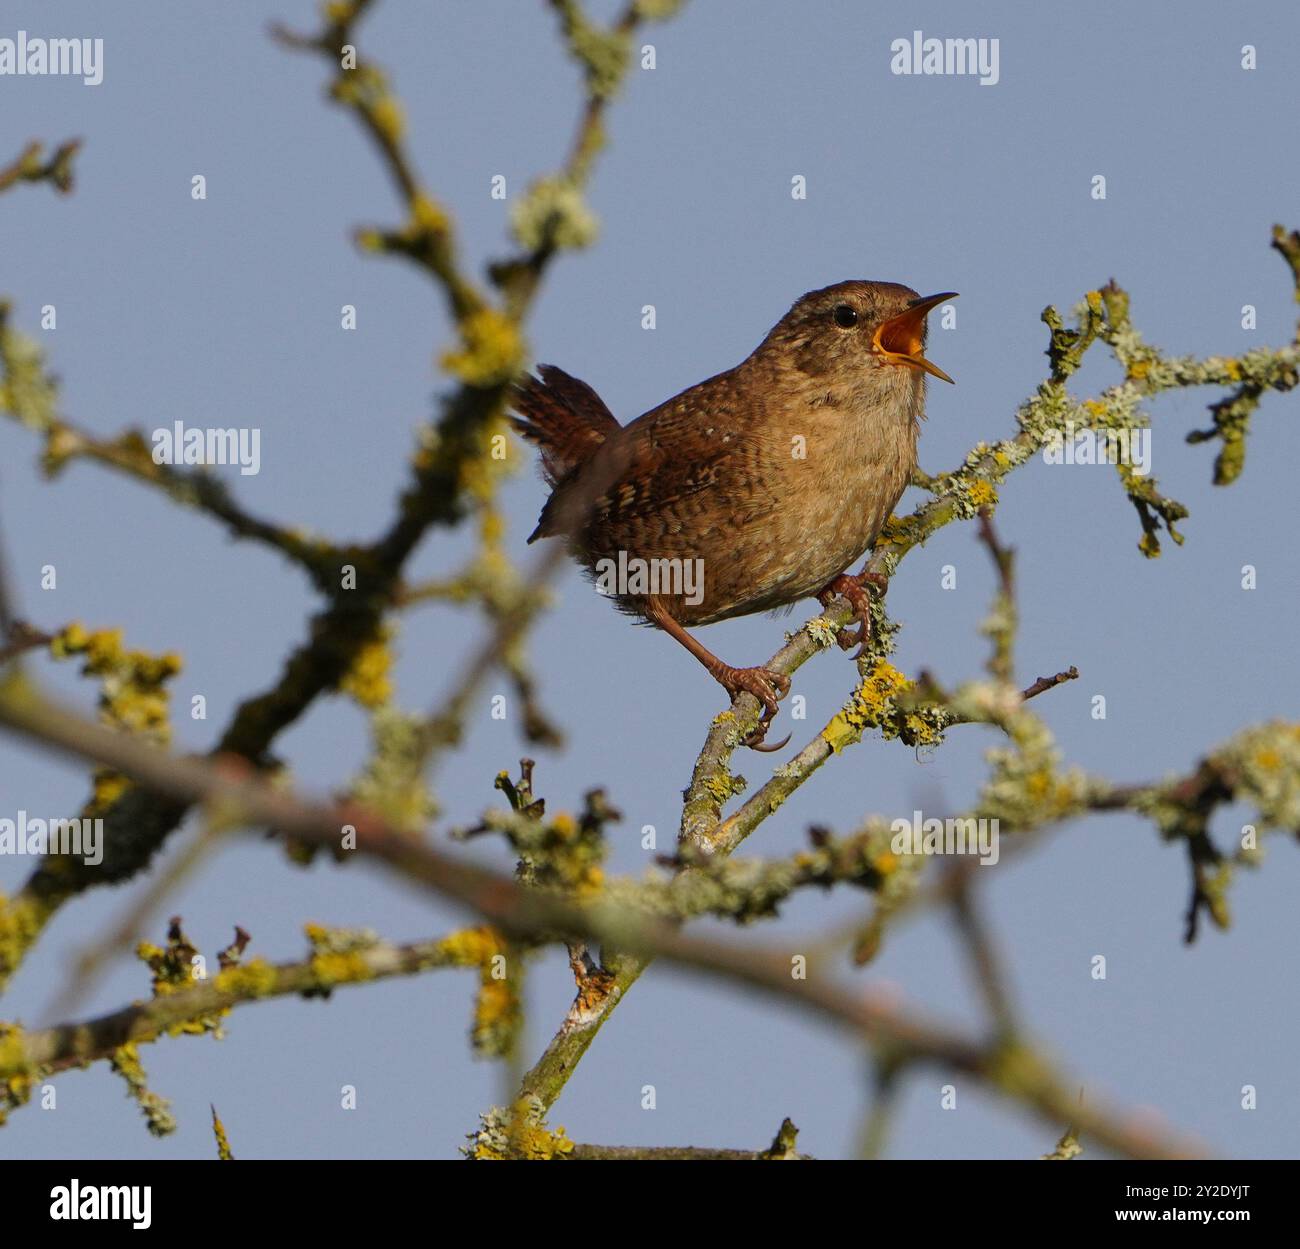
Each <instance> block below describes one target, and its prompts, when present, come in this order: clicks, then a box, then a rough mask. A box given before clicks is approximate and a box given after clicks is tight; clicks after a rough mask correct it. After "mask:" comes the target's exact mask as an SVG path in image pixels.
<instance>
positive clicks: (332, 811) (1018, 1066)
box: [0, 675, 1300, 1157]
mask: <svg viewBox="0 0 1300 1249" xmlns="http://www.w3.org/2000/svg"><path fill="white" fill-rule="evenodd" d="M0 723H3V724H4V725H5V726H7V727H8V728H10V729H11V730H14V731H16V732H19V733H21V734H23V735H24V736H26V737H29V738H33V739H35V740H38V741H43V742H45V743H46V744H47V745H50V746H53V747H55V748H56V749H57V750H59V751H60V752H62V753H67V754H72V755H74V756H79V757H81V758H85V759H93V760H95V761H97V762H100V763H103V764H107V765H108V766H110V767H112V768H114V769H115V770H117V771H120V772H122V773H123V774H125V775H127V776H130V777H131V778H132V779H134V780H135V781H136V782H138V783H139V784H141V785H143V786H145V787H147V788H149V789H151V790H153V791H154V792H156V793H159V794H162V795H164V796H166V797H168V798H169V799H172V800H175V801H182V802H185V803H186V804H187V805H188V804H191V803H195V802H202V803H203V804H205V805H206V806H207V807H208V809H209V811H210V812H211V813H212V818H213V819H214V820H217V821H219V822H220V823H222V824H223V825H224V826H227V827H236V826H241V827H242V826H251V827H267V828H271V829H274V830H276V831H278V832H280V833H283V834H286V835H289V836H292V837H296V838H299V839H302V840H304V841H307V842H313V843H316V844H319V845H322V846H330V847H335V846H337V845H338V844H339V840H340V834H341V831H342V829H343V828H344V827H345V826H346V827H351V828H353V829H354V830H355V836H356V850H357V851H358V852H359V853H361V854H363V855H367V856H369V857H373V858H375V859H377V860H379V861H380V862H382V863H384V864H385V865H386V866H388V867H389V868H390V869H392V870H393V871H395V872H397V873H398V874H399V875H400V876H402V877H404V878H406V879H408V880H412V881H414V882H416V883H419V884H421V885H423V886H425V887H426V888H429V889H431V890H433V891H435V892H436V893H438V894H441V895H442V896H444V897H447V898H450V899H452V900H455V901H458V902H460V903H462V904H465V905H468V906H470V907H472V908H474V909H475V910H477V911H478V912H479V913H480V914H482V915H483V917H484V918H485V919H487V920H489V921H490V922H491V923H492V924H493V925H494V926H496V927H497V928H499V929H500V930H501V931H502V932H503V933H505V934H507V935H513V936H516V937H520V938H529V939H532V940H554V939H556V938H557V937H561V936H568V937H570V938H574V937H578V938H588V939H592V940H598V941H601V942H602V943H604V944H605V946H606V947H607V948H609V949H618V950H621V951H626V952H628V953H629V954H630V955H631V956H632V957H633V958H634V959H636V960H637V961H638V962H639V965H641V966H644V965H645V963H647V962H648V961H649V960H650V958H651V957H655V956H658V957H663V958H666V959H669V960H671V961H673V962H676V963H678V964H680V965H681V966H683V967H687V968H692V969H695V970H698V971H701V972H704V973H707V974H710V975H718V976H722V977H724V978H726V979H729V980H733V981H736V982H738V983H741V984H744V985H748V986H750V987H752V988H754V989H757V990H760V991H762V992H763V993H765V994H768V995H775V996H777V997H780V998H790V999H794V1000H795V1001H797V1002H799V1003H801V1004H802V1005H803V1006H804V1007H805V1008H807V1009H808V1010H809V1011H810V1012H811V1013H812V1014H813V1015H815V1016H817V1017H821V1018H824V1019H826V1020H829V1021H832V1022H835V1023H838V1024H840V1025H842V1026H847V1027H848V1028H850V1029H851V1030H853V1031H855V1032H858V1033H860V1034H861V1035H862V1036H863V1037H864V1038H866V1039H867V1040H868V1041H869V1042H871V1043H872V1044H873V1045H878V1046H882V1047H884V1048H885V1049H886V1051H887V1052H888V1053H889V1054H891V1055H893V1056H894V1059H895V1061H897V1059H898V1056H899V1055H906V1056H907V1061H908V1062H925V1063H937V1064H939V1065H941V1066H944V1067H949V1068H952V1069H955V1070H957V1071H960V1072H965V1073H966V1074H968V1075H971V1076H973V1077H975V1078H977V1079H979V1080H980V1081H982V1082H984V1083H986V1084H988V1085H989V1086H990V1087H992V1088H994V1089H996V1090H998V1091H1000V1092H1002V1093H1003V1094H1004V1095H1006V1096H1008V1097H1011V1098H1013V1099H1015V1100H1018V1101H1021V1102H1022V1103H1023V1104H1025V1105H1027V1106H1029V1107H1031V1108H1034V1109H1035V1110H1037V1111H1038V1112H1039V1113H1040V1114H1042V1115H1044V1116H1045V1117H1046V1118H1048V1119H1051V1120H1054V1121H1056V1122H1060V1121H1061V1119H1063V1118H1065V1117H1066V1111H1065V1110H1064V1109H1063V1108H1064V1107H1066V1106H1067V1105H1069V1102H1070V1094H1069V1093H1068V1091H1067V1089H1068V1087H1069V1086H1068V1084H1067V1082H1066V1081H1064V1080H1063V1079H1062V1078H1061V1077H1059V1076H1057V1075H1056V1074H1055V1073H1054V1072H1053V1071H1052V1070H1051V1068H1050V1067H1049V1066H1048V1065H1047V1064H1046V1062H1045V1060H1043V1059H1042V1058H1041V1057H1040V1056H1039V1055H1037V1054H1036V1053H1035V1052H1033V1051H1031V1050H1029V1049H1027V1048H1025V1047H1023V1046H1021V1045H1018V1044H1014V1045H1007V1044H1005V1043H1003V1042H1001V1041H999V1040H997V1039H995V1040H994V1041H992V1042H988V1043H984V1042H980V1041H977V1040H973V1039H971V1038H968V1037H965V1036H962V1035H961V1034H959V1033H956V1032H952V1031H948V1030H945V1029H943V1028H940V1027H936V1026H934V1025H931V1024H929V1023H927V1022H923V1021H921V1020H919V1019H917V1018H914V1017H912V1016H910V1015H907V1014H905V1013H903V1012H900V1011H899V1010H898V1009H897V1008H896V1007H895V1005H894V1004H893V1002H892V1001H890V1002H877V1001H874V1000H873V999H872V998H870V997H864V995H863V994H862V993H861V992H860V991H859V990H856V989H843V988H840V987H839V986H837V985H836V984H835V983H834V978H833V977H829V976H824V975H815V976H810V977H809V978H808V979H807V980H796V979H794V978H792V977H791V975H790V955H789V953H788V952H786V951H783V950H779V949H775V948H773V949H769V950H764V949H762V948H755V947H746V946H739V945H734V944H731V943H727V942H722V941H717V940H711V939H702V938H689V937H685V936H682V935H681V934H679V933H678V932H677V931H676V929H675V926H674V925H672V924H667V923H664V922H662V921H658V920H654V919H647V918H645V917H643V916H638V915H636V914H635V913H630V912H629V910H628V908H627V907H626V906H623V905H619V904H617V903H612V904H611V903H609V902H603V901H600V900H597V901H594V902H586V903H581V904H580V903H575V902H574V901H572V900H570V899H569V898H568V897H566V896H565V895H563V894H561V893H557V892H552V891H549V890H543V889H537V888H527V887H525V886H523V885H520V884H518V883H517V882H515V881H514V880H512V879H511V878H509V877H507V876H502V875H500V874H498V873H495V872H491V871H488V870H486V869H484V868H480V867H477V866H475V865H473V864H471V863H468V862H466V861H458V860H455V859H451V858H449V857H447V856H445V855H443V854H441V853H439V852H437V851H435V850H433V849H432V848H431V847H429V846H428V845H426V844H424V843H423V842H421V841H418V840H415V839H412V838H411V837H410V836H409V835H408V834H406V833H403V832H401V831H400V830H397V829H394V828H391V827H389V826H387V825H385V824H384V823H383V821H381V820H377V819H375V818H373V817H372V816H371V815H370V814H369V813H368V812H365V811H364V810H359V809H356V808H352V807H348V806H344V807H337V806H329V805H317V804H311V803H308V802H304V801H302V800H300V799H298V798H297V797H295V796H294V795H293V794H292V793H290V792H289V791H288V790H286V789H285V788H283V787H276V786H273V785H271V784H268V783H267V782H266V781H263V780H261V779H259V778H257V777H255V776H253V775H251V774H249V773H247V772H246V771H244V770H243V769H233V770H232V768H231V767H229V766H225V767H222V766H217V765H215V764H213V763H209V762H206V761H203V760H199V759H192V758H179V757H176V756H172V755H169V754H168V753H167V752H166V751H163V750H160V749H158V748H157V747H154V746H151V745H148V744H147V743H145V742H144V741H141V740H140V739H138V738H135V737H131V736H129V735H126V734H121V733H115V732H112V731H111V730H108V729H105V728H102V727H101V726H99V725H97V724H94V723H93V722H91V721H88V720H84V719H83V718H81V717H80V716H77V715H75V714H73V713H70V712H67V711H64V710H62V709H60V708H58V707H56V706H55V705H53V704H52V703H50V702H48V701H47V700H46V699H45V698H44V697H43V696H42V695H40V694H39V693H38V692H37V691H36V689H35V688H34V687H33V686H32V685H31V684H30V683H29V682H28V681H27V680H26V678H24V677H22V676H21V675H10V676H8V677H6V678H4V679H3V681H2V682H0ZM1298 736H1300V733H1298ZM271 970H272V973H273V975H274V977H275V979H273V980H271V981H268V980H267V978H266V975H265V973H264V972H263V970H262V968H261V967H260V966H258V965H256V964H248V965H245V966H243V967H241V968H240V969H239V971H238V973H237V979H234V980H232V981H229V982H222V981H221V980H220V978H219V977H218V979H217V980H216V981H214V982H213V984H212V985H210V986H202V987H201V988H199V989H193V990H191V989H186V990H182V991H180V992H177V993H172V994H169V995H168V996H167V997H165V998H162V999H157V1000H156V1001H155V1002H154V1003H146V1004H145V1005H144V1007H143V1008H141V1007H128V1008H126V1009H125V1010H124V1011H119V1012H116V1013H115V1014H113V1015H110V1016H105V1017H103V1018H101V1019H99V1020H95V1021H89V1022H87V1023H82V1024H76V1025H62V1026H60V1027H56V1028H53V1029H46V1030H44V1031H42V1032H39V1033H36V1034H32V1035H33V1036H34V1037H35V1038H36V1039H35V1040H34V1041H33V1040H32V1038H31V1037H28V1038H26V1039H23V1037H22V1034H17V1033H15V1032H14V1030H13V1029H12V1027H11V1028H10V1029H8V1032H7V1035H6V1036H5V1037H0V1040H4V1041H5V1042H6V1043H5V1044H4V1045H0V1056H3V1057H0V1075H18V1076H20V1077H23V1078H26V1079H28V1080H30V1078H31V1076H32V1073H33V1070H34V1069H36V1070H39V1069H41V1068H44V1067H46V1066H49V1065H51V1064H53V1065H59V1064H63V1065H73V1064H76V1063H79V1062H80V1061H82V1060H83V1058H84V1057H85V1056H86V1054H87V1052H89V1051H88V1049H87V1047H88V1046H93V1049H94V1052H95V1053H99V1052H101V1051H102V1050H107V1049H109V1048H111V1047H113V1046H114V1045H115V1044H116V1045H117V1046H119V1047H120V1046H121V1045H123V1044H129V1043H132V1041H133V1040H134V1039H136V1038H135V1030H136V1029H137V1028H143V1029H144V1031H145V1032H146V1033H149V1034H151V1035H157V1034H158V1033H159V1032H160V1031H165V1030H166V1029H167V1027H168V1026H170V1025H174V1024H176V1023H179V1022H181V1021H182V1020H183V1019H188V1018H191V1017H192V1015H193V1010H192V1009H191V1008H196V1007H212V1008H220V1007H224V1006H226V1005H233V1004H234V1003H233V1002H231V1003H227V1002H226V1001H225V999H224V998H222V997H220V996H218V997H216V998H213V997H209V996H199V997H194V998H190V997H186V996H185V995H186V994H200V995H203V994H212V993H214V992H215V993H216V994H217V995H220V994H222V993H223V992H229V991H231V990H232V989H234V988H235V986H236V985H237V984H238V985H242V984H244V978H251V980H252V983H253V984H254V985H255V986H258V991H257V992H254V993H252V994H251V996H255V997H262V996H266V992H267V991H268V985H269V986H271V987H274V986H276V985H279V984H280V983H281V981H280V980H279V975H280V974H281V971H283V974H284V975H285V976H286V977H288V981H287V983H289V984H291V985H293V986H294V987H293V988H292V989H288V990H286V991H295V992H296V991H300V989H299V987H298V986H299V985H300V983H301V982H300V980H299V979H298V978H299V977H302V976H304V975H305V974H306V973H304V972H303V971H302V970H301V969H299V970H297V971H292V972H291V971H288V970H284V969H280V970H277V969H271ZM317 971H319V969H317ZM394 974H396V973H394ZM341 979H342V980H343V981H346V982H349V983H350V982H352V979H353V978H352V977H342V978H341ZM309 987H311V986H310V985H309ZM615 989H616V986H613V985H611V986H609V987H608V988H607V990H606V991H607V992H610V993H613V992H614V991H615ZM240 1000H244V999H242V998H241V999H240ZM142 1009H143V1011H144V1016H143V1022H141V1018H142V1017H141V1015H140V1011H141V1010H142ZM15 1036H17V1037H18V1041H17V1042H15V1040H14V1038H15ZM124 1037H125V1040H123V1038H124ZM115 1052H116V1051H115ZM556 1091H558V1090H556ZM551 1100H553V1096H552V1098H551ZM1077 1121H1078V1123H1079V1127H1080V1131H1081V1132H1083V1133H1084V1134H1087V1135H1090V1136H1093V1137H1094V1138H1095V1139H1097V1140H1098V1141H1099V1142H1100V1143H1101V1144H1103V1145H1106V1146H1107V1147H1109V1148H1113V1149H1116V1150H1118V1151H1120V1152H1122V1153H1126V1154H1131V1155H1133V1156H1140V1157H1173V1156H1186V1155H1187V1154H1188V1153H1189V1152H1190V1151H1192V1149H1193V1147H1192V1146H1191V1145H1190V1144H1189V1143H1188V1142H1185V1141H1180V1140H1177V1139H1175V1138H1172V1137H1167V1136H1164V1135H1162V1134H1160V1133H1157V1132H1155V1131H1153V1130H1152V1129H1151V1128H1150V1127H1143V1126H1140V1125H1137V1124H1135V1123H1132V1122H1129V1121H1126V1120H1124V1119H1122V1118H1120V1117H1118V1116H1116V1115H1115V1114H1114V1113H1113V1112H1111V1111H1109V1110H1108V1109H1104V1108H1103V1109H1089V1110H1087V1111H1084V1112H1081V1113H1080V1114H1079V1116H1078V1117H1077Z"/></svg>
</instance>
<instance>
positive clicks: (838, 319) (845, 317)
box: [831, 304, 858, 330]
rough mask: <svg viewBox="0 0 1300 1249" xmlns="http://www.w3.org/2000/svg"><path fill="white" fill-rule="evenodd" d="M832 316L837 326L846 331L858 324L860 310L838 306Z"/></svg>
mask: <svg viewBox="0 0 1300 1249" xmlns="http://www.w3.org/2000/svg"><path fill="white" fill-rule="evenodd" d="M831 316H833V317H834V318H835V324H836V325H838V326H839V327H840V328H841V329H844V330H847V329H848V328H849V327H850V326H851V325H857V323H858V310H857V309H856V308H850V307H849V305H848V304H836V305H835V310H834V311H833V312H832V313H831Z"/></svg>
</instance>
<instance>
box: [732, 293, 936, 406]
mask: <svg viewBox="0 0 1300 1249" xmlns="http://www.w3.org/2000/svg"><path fill="white" fill-rule="evenodd" d="M955 298H956V293H955V292H953V291H945V292H943V293H942V294H939V295H926V296H924V297H922V296H920V295H918V294H917V293H916V292H915V291H914V290H912V289H911V288H910V287H907V286H900V285H899V284H898V283H897V282H862V281H855V282H837V283H836V284H835V285H834V286H827V287H824V288H823V289H821V290H819V291H809V293H808V294H807V295H804V296H803V297H802V298H801V299H798V300H796V301H795V304H794V306H793V307H792V308H791V309H790V311H789V312H787V313H786V314H785V316H784V317H782V318H781V320H780V321H779V322H777V324H776V326H775V327H774V328H773V330H772V332H771V333H770V334H769V335H768V336H767V338H766V339H764V340H763V343H762V345H761V346H760V347H759V349H758V352H756V353H755V354H756V355H759V354H768V355H770V354H775V355H777V356H778V357H779V358H782V359H783V360H785V361H787V362H789V363H790V364H792V365H793V367H795V368H797V369H798V370H799V371H800V372H801V373H804V374H807V375H808V376H809V377H810V378H813V379H816V380H821V379H827V380H837V381H844V380H848V379H849V378H853V379H855V380H858V381H867V382H871V381H873V380H875V381H879V382H884V383H888V384H890V385H892V384H893V383H894V382H895V381H897V380H900V374H899V373H898V372H897V371H896V370H900V369H901V370H904V372H905V373H909V374H911V373H916V372H921V373H929V374H930V376H931V377H937V378H940V379H942V380H943V381H945V382H951V381H952V378H951V377H949V376H948V374H947V373H945V372H944V371H943V370H942V369H941V368H939V366H938V365H937V364H933V363H931V362H930V361H929V360H927V359H926V358H925V354H924V352H925V335H926V319H925V318H926V315H927V314H928V313H929V312H930V310H931V309H932V308H934V307H936V306H937V305H939V304H941V303H943V302H944V301H945V300H948V299H955ZM864 370H888V372H880V373H871V374H864V372H863V371H864Z"/></svg>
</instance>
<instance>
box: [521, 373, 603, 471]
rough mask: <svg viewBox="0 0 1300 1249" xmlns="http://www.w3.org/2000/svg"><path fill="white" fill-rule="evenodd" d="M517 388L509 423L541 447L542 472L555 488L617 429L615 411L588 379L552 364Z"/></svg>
mask: <svg viewBox="0 0 1300 1249" xmlns="http://www.w3.org/2000/svg"><path fill="white" fill-rule="evenodd" d="M537 372H538V374H539V376H537V377H530V378H528V379H527V381H525V382H523V383H521V384H520V385H519V386H516V387H515V390H514V394H513V396H512V399H511V405H512V406H513V408H514V409H515V411H516V413H518V415H517V416H515V417H513V418H512V420H511V423H512V424H513V425H514V427H515V428H516V429H517V430H518V431H519V432H520V433H521V434H522V435H523V436H524V437H525V438H527V439H528V441H529V442H531V443H533V444H535V445H536V446H537V448H538V450H539V451H540V452H541V460H542V476H543V477H544V478H545V479H546V484H547V485H549V486H550V487H551V488H552V489H554V488H555V486H556V485H558V484H559V483H560V482H561V481H563V480H564V479H565V478H566V477H568V476H569V475H570V474H571V473H573V472H574V471H575V470H576V469H578V468H580V467H581V466H582V465H583V464H585V463H586V462H587V461H588V460H589V459H591V457H592V456H593V455H594V454H595V453H596V451H597V450H598V449H599V448H600V446H601V444H602V443H603V442H604V441H605V439H606V438H608V437H609V435H610V434H611V433H613V432H614V431H615V430H616V429H618V428H619V424H618V421H617V420H615V419H614V414H613V413H612V412H611V411H610V410H609V409H608V408H607V407H606V406H605V403H604V401H603V400H602V399H601V397H600V396H599V395H598V394H597V393H596V392H595V391H594V390H592V388H591V387H590V386H588V385H587V383H586V382H580V381H579V380H578V379H577V378H576V377H570V376H569V374H567V373H566V372H565V371H564V370H563V369H557V368H556V367H555V365H553V364H542V365H539V366H538V369H537Z"/></svg>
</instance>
